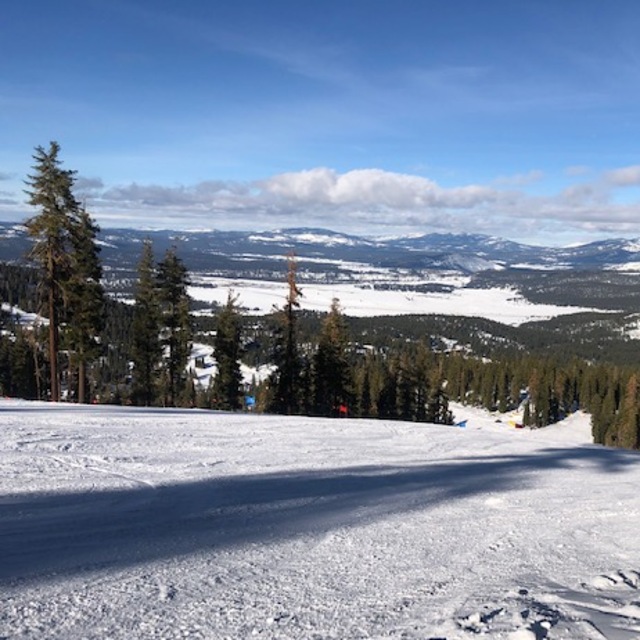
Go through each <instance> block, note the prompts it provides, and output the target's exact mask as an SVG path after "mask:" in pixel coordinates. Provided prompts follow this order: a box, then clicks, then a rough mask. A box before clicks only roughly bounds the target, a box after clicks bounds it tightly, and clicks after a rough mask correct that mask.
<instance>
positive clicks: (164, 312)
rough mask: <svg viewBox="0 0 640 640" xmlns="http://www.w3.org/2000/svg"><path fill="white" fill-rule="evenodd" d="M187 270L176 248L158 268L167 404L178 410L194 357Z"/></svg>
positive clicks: (165, 400) (170, 250)
mask: <svg viewBox="0 0 640 640" xmlns="http://www.w3.org/2000/svg"><path fill="white" fill-rule="evenodd" d="M188 284H189V277H188V273H187V268H186V267H185V266H184V263H183V262H182V260H181V259H180V258H179V257H178V256H177V253H176V249H175V247H172V248H170V249H168V250H167V252H166V254H165V256H164V259H163V260H161V261H160V263H159V264H158V275H157V286H158V294H159V302H160V311H161V318H162V344H163V346H164V349H165V353H164V358H165V369H166V370H165V376H164V389H163V390H164V403H165V405H166V406H170V407H174V406H177V405H178V404H179V403H180V402H181V400H182V395H183V393H184V392H185V391H186V390H187V375H186V366H187V362H188V360H189V355H190V353H191V336H192V330H191V319H190V316H189V295H188V293H187V286H188Z"/></svg>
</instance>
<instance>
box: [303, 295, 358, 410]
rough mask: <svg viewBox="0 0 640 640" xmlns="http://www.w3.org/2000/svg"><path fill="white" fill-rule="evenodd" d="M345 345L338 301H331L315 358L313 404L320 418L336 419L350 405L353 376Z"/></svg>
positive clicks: (345, 336)
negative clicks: (332, 417) (330, 417)
mask: <svg viewBox="0 0 640 640" xmlns="http://www.w3.org/2000/svg"><path fill="white" fill-rule="evenodd" d="M348 345H349V335H348V330H347V325H346V323H345V320H344V316H343V315H342V310H341V309H340V304H339V301H338V299H337V298H334V299H333V302H332V303H331V310H330V311H329V315H328V316H327V317H326V318H325V320H324V322H323V323H322V328H321V330H320V337H319V340H318V349H317V351H316V355H315V358H314V367H313V371H314V401H315V402H314V404H315V409H316V412H317V413H318V414H319V415H323V416H332V415H333V416H337V415H339V411H340V408H341V407H348V406H350V405H351V403H352V399H353V374H352V370H351V365H350V363H349V359H348V354H347V347H348Z"/></svg>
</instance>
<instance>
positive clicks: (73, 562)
mask: <svg viewBox="0 0 640 640" xmlns="http://www.w3.org/2000/svg"><path fill="white" fill-rule="evenodd" d="M638 462H640V458H638V456H637V455H636V454H634V453H632V452H628V451H622V450H618V449H605V448H599V447H583V448H567V449H547V450H544V451H541V452H538V453H536V454H534V455H530V456H503V457H502V456H499V457H483V458H473V459H458V460H451V461H444V462H442V461H439V462H437V463H433V464H425V465H419V466H407V467H399V466H398V467H393V466H376V467H354V468H346V469H344V468H343V469H328V470H327V469H323V470H304V471H297V472H291V473H272V474H261V475H244V476H236V477H224V478H215V479H208V480H205V481H200V482H190V483H182V484H177V485H168V486H160V487H157V488H152V487H137V488H134V489H123V490H113V491H98V492H91V491H88V492H78V493H66V494H61V493H54V494H36V495H17V496H4V497H0V582H2V583H5V584H7V583H12V582H14V581H22V580H24V579H27V580H29V579H43V578H46V577H47V576H52V575H73V574H78V573H81V572H83V571H86V570H89V569H104V568H111V569H114V568H118V567H126V566H131V565H135V564H138V563H143V562H147V561H151V560H157V559H162V558H171V557H178V556H182V555H186V554H193V553H197V552H200V551H207V550H208V551H215V550H219V549H223V548H228V547H232V546H237V545H242V544H245V543H270V542H277V541H280V540H286V539H291V538H294V537H296V536H304V535H317V534H323V533H326V532H328V531H331V530H334V529H337V528H339V527H348V526H357V525H364V524H367V523H369V522H373V521H376V520H378V519H383V518H385V517H387V516H390V515H394V514H400V513H404V512H410V511H416V510H419V511H425V512H428V510H429V509H430V508H432V507H435V506H437V505H438V504H441V503H446V502H451V501H455V500H460V499H465V498H469V497H473V496H475V495H480V494H484V493H487V492H506V491H518V490H520V489H524V488H527V487H529V486H531V484H532V482H533V477H534V474H535V473H537V472H540V471H541V470H546V471H552V470H553V469H558V468H571V467H572V466H575V465H579V466H585V465H588V466H592V467H594V468H596V469H598V470H600V471H602V472H616V471H622V470H623V469H624V468H625V467H626V466H627V465H636V464H637V463H638ZM427 518H428V513H427ZM427 523H428V520H427ZM427 526H428V524H427Z"/></svg>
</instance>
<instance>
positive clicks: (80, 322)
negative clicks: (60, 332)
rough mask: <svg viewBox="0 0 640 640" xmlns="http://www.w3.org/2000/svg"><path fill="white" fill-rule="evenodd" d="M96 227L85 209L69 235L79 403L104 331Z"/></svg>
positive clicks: (69, 301)
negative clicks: (71, 252)
mask: <svg viewBox="0 0 640 640" xmlns="http://www.w3.org/2000/svg"><path fill="white" fill-rule="evenodd" d="M98 231H99V228H98V226H97V225H96V224H95V223H94V222H93V220H92V219H91V216H90V215H89V214H88V213H87V211H86V210H85V209H81V210H80V212H79V214H78V221H77V224H75V225H74V227H73V229H72V234H71V242H72V245H73V254H72V256H71V266H72V275H71V277H70V279H69V285H68V290H69V293H68V297H67V308H68V315H69V318H70V321H69V342H70V347H71V349H72V350H73V352H74V353H75V358H76V360H77V363H78V402H79V403H84V402H85V399H86V387H85V384H86V379H87V374H86V366H87V363H88V362H89V361H90V360H91V359H93V358H95V357H97V355H98V354H99V353H100V350H101V347H100V343H99V334H100V332H101V331H102V329H103V328H104V290H103V288H102V285H101V284H100V279H101V278H102V265H101V264H100V258H99V253H100V247H99V246H98V245H97V243H96V236H97V234H98Z"/></svg>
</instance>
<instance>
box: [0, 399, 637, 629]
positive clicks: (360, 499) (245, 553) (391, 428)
mask: <svg viewBox="0 0 640 640" xmlns="http://www.w3.org/2000/svg"><path fill="white" fill-rule="evenodd" d="M454 411H455V416H456V419H457V420H463V419H466V420H467V427H466V428H456V427H445V426H436V425H424V424H410V423H402V422H386V421H374V420H322V419H312V418H299V417H277V416H263V415H251V414H235V415H233V414H223V413H214V412H205V411H197V410H191V411H189V410H162V409H133V408H126V407H105V406H96V407H78V406H73V405H59V406H54V405H48V404H43V403H33V402H23V401H15V400H14V401H12V400H2V401H0V434H1V438H0V558H2V560H1V562H0V638H10V639H11V640H16V639H19V638H20V639H22V638H33V639H36V638H37V639H43V638H47V639H59V640H63V639H64V640H80V639H86V640H90V639H98V638H100V639H103V638H109V639H114V640H115V639H123V640H124V639H128V640H130V639H132V638H145V639H147V638H151V639H160V638H167V639H168V638H171V639H174V638H189V639H194V638H195V639H197V638H206V639H209V638H211V639H219V638H220V639H222V638H233V639H236V638H269V639H285V638H286V639H293V638H305V639H306V638H315V639H324V638H327V639H329V638H331V639H344V638H415V639H417V638H421V639H427V638H446V639H447V640H453V639H467V638H476V637H478V635H482V636H484V637H491V638H508V639H510V640H526V639H540V638H550V639H551V638H571V639H573V640H580V639H582V638H584V639H601V638H607V639H613V640H616V639H619V638H620V639H629V638H638V637H640V604H639V602H640V593H639V591H638V588H639V586H640V536H639V535H638V530H637V529H638V515H639V511H640V492H639V491H638V487H639V486H640V457H639V456H638V454H637V453H634V452H628V451H621V450H614V449H605V448H603V447H599V446H594V445H591V444H589V439H590V438H589V424H588V417H587V416H584V415H581V414H576V415H574V416H572V417H571V418H569V419H568V420H567V421H565V422H564V423H562V424H560V425H555V426H552V427H548V428H546V429H543V430H539V431H529V430H523V429H513V428H512V427H510V426H508V424H507V423H506V422H496V416H490V415H488V414H486V413H483V412H481V411H477V410H471V409H465V408H462V407H457V406H456V407H454Z"/></svg>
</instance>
